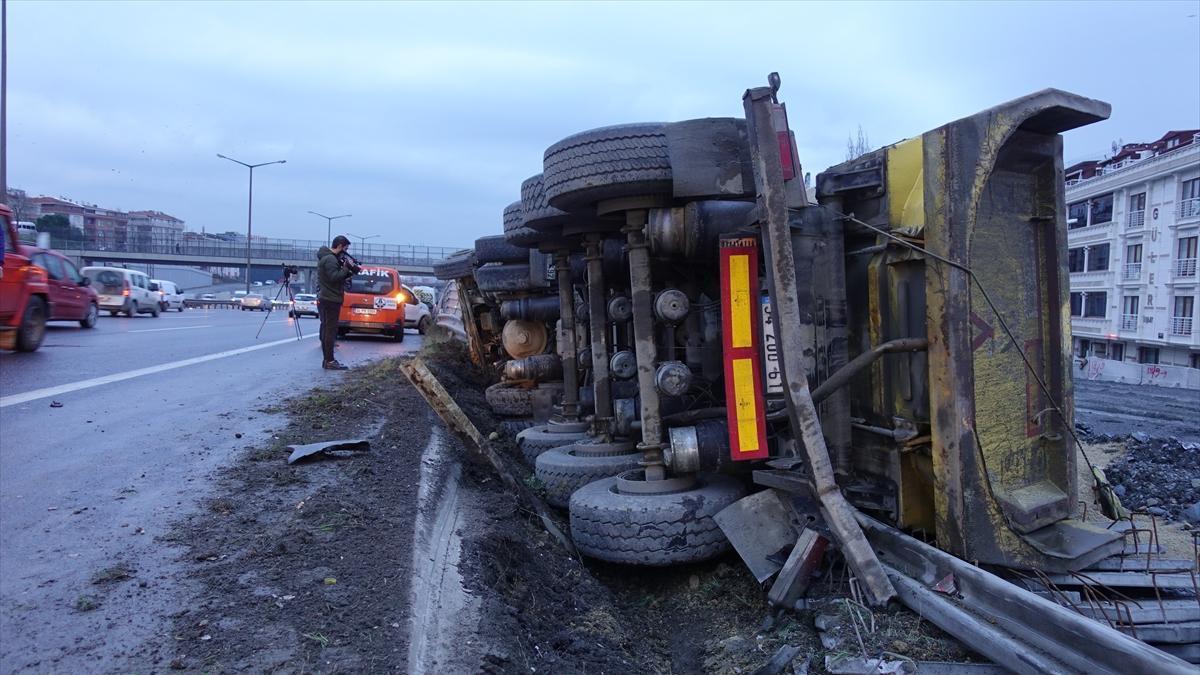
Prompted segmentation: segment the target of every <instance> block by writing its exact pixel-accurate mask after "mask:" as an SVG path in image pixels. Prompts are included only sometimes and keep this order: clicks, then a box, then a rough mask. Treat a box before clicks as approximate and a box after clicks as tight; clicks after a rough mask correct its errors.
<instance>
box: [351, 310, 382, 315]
mask: <svg viewBox="0 0 1200 675" xmlns="http://www.w3.org/2000/svg"><path fill="white" fill-rule="evenodd" d="M354 313H355V314H378V313H379V310H377V309H355V310H354Z"/></svg>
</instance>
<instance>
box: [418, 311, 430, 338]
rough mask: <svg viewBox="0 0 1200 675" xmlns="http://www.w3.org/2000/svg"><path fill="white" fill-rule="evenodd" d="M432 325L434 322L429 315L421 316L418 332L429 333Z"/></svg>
mask: <svg viewBox="0 0 1200 675" xmlns="http://www.w3.org/2000/svg"><path fill="white" fill-rule="evenodd" d="M432 325H433V322H432V321H430V320H429V317H427V316H423V317H421V320H420V321H418V322H417V333H419V334H421V335H424V334H426V333H428V332H429V327H430V326H432Z"/></svg>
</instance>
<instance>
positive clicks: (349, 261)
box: [341, 251, 362, 274]
mask: <svg viewBox="0 0 1200 675" xmlns="http://www.w3.org/2000/svg"><path fill="white" fill-rule="evenodd" d="M341 263H342V264H343V265H345V266H346V267H348V268H349V269H350V271H351V272H353V273H355V274H358V273H359V272H360V271H362V265H360V264H358V261H357V260H355V259H354V256H352V255H350V253H349V252H347V251H342V253H341Z"/></svg>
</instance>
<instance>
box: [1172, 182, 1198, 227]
mask: <svg viewBox="0 0 1200 675" xmlns="http://www.w3.org/2000/svg"><path fill="white" fill-rule="evenodd" d="M1177 215H1178V217H1179V218H1195V217H1197V216H1200V178H1193V179H1191V180H1185V181H1183V184H1182V190H1181V191H1180V193H1179V213H1178V214H1177Z"/></svg>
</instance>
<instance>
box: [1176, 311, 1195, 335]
mask: <svg viewBox="0 0 1200 675" xmlns="http://www.w3.org/2000/svg"><path fill="white" fill-rule="evenodd" d="M1191 334H1192V317H1190V316H1174V317H1171V335H1183V336H1187V335H1191Z"/></svg>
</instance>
